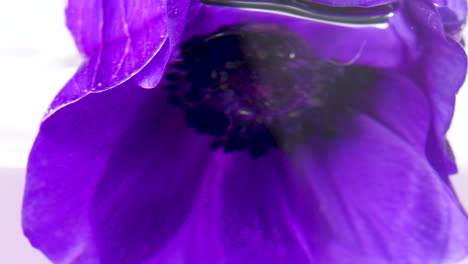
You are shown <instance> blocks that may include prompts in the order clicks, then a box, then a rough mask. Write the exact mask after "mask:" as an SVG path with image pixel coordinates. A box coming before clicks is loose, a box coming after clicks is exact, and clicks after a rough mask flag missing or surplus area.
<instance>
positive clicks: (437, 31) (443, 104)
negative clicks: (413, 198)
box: [394, 1, 467, 178]
mask: <svg viewBox="0 0 468 264" xmlns="http://www.w3.org/2000/svg"><path fill="white" fill-rule="evenodd" d="M403 10H404V11H405V12H402V13H401V16H397V17H396V18H395V20H394V22H395V24H396V26H395V30H396V31H398V32H399V34H400V36H401V38H402V40H403V41H404V42H405V43H407V54H408V56H407V60H408V62H407V66H406V67H407V68H408V69H407V70H408V71H409V72H410V74H409V77H410V78H411V79H413V81H414V82H415V83H416V84H417V85H418V86H420V87H422V88H423V90H424V91H425V93H426V94H427V96H428V98H429V100H430V102H431V112H432V115H433V120H432V123H431V124H432V128H431V131H430V136H429V137H428V143H427V154H428V157H429V159H430V161H431V163H432V164H433V166H434V167H435V168H436V170H437V171H438V172H439V173H440V174H441V176H443V177H445V178H446V177H447V175H448V174H451V173H454V172H455V164H454V161H453V156H452V155H451V151H449V148H448V147H447V144H446V142H445V134H446V132H447V130H448V127H449V126H450V123H451V120H452V116H453V110H454V105H455V95H456V93H457V92H458V89H459V88H460V87H461V85H462V84H463V81H464V79H465V74H466V68H467V59H466V55H465V52H464V50H463V48H462V47H461V46H460V44H459V43H457V42H456V41H455V40H453V39H451V38H448V37H447V36H446V35H445V31H444V26H443V24H442V20H441V19H440V15H439V13H438V11H437V10H436V7H435V6H434V5H433V4H432V2H431V1H408V2H404V6H403ZM400 23H401V24H400ZM410 25H412V27H410Z"/></svg>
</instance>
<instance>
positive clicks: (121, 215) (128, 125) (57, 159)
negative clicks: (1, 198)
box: [23, 84, 209, 264]
mask: <svg viewBox="0 0 468 264" xmlns="http://www.w3.org/2000/svg"><path fill="white" fill-rule="evenodd" d="M162 92H163V91H162V90H159V89H158V90H143V89H141V88H138V87H135V85H134V84H125V85H122V86H119V87H116V88H115V89H112V90H109V91H106V92H104V93H98V94H90V95H88V96H86V97H85V98H83V99H82V100H80V101H77V102H75V103H73V104H70V105H68V106H67V107H65V108H62V109H61V110H59V111H57V112H56V113H55V114H54V115H53V116H51V117H49V118H48V119H47V120H45V121H44V123H43V125H42V127H41V131H40V133H39V135H38V137H37V139H36V142H35V145H34V147H33V150H32V153H31V156H30V162H29V166H28V178H27V185H26V192H25V198H24V209H23V217H24V218H23V226H24V230H25V233H26V235H27V236H28V237H29V239H30V241H31V243H32V244H33V245H34V246H35V247H37V248H40V249H41V250H42V251H43V252H44V253H45V254H46V255H47V256H48V257H49V258H50V259H51V260H53V261H54V262H55V263H77V264H78V263H96V262H98V260H99V259H101V260H102V261H104V263H127V262H123V259H127V260H128V261H130V263H135V262H133V260H135V261H137V260H141V258H144V257H145V255H147V254H151V253H152V251H157V250H158V249H159V248H158V247H157V246H155V245H163V244H164V242H165V240H167V239H168V237H170V236H171V235H172V233H173V232H175V231H176V230H177V228H178V225H180V223H181V222H182V221H183V220H184V219H185V214H186V213H187V212H188V211H189V209H190V206H191V199H190V197H191V196H193V195H194V192H195V191H197V190H198V187H197V186H198V182H199V181H200V177H201V176H202V175H203V170H204V167H205V166H206V162H207V161H208V157H209V156H208V155H207V153H206V152H208V151H209V148H208V145H209V144H208V142H206V140H205V139H204V138H203V137H200V136H198V137H196V138H194V137H193V136H192V135H193V134H194V133H193V132H192V131H191V130H188V129H186V128H185V124H184V122H183V117H182V116H181V114H182V113H180V112H179V109H178V108H176V107H171V106H169V105H168V104H167V103H166V97H165V96H162V95H163V94H161V93H162ZM174 120H178V121H180V122H174ZM199 146H202V147H201V148H200V151H197V149H198V147H199ZM181 149H182V150H184V149H185V150H187V152H184V151H182V152H180V151H179V150H181ZM184 168H186V169H187V170H185V169H184ZM130 197H133V198H130ZM170 201H172V202H173V203H171V202H170ZM151 221H153V222H151ZM135 227H138V228H135ZM146 228H148V229H146ZM109 241H110V242H109ZM148 245H153V247H151V248H147V246H148ZM135 249H139V250H135ZM132 250H133V251H132ZM132 254H133V255H132ZM115 258H118V260H117V261H113V260H114V259H115Z"/></svg>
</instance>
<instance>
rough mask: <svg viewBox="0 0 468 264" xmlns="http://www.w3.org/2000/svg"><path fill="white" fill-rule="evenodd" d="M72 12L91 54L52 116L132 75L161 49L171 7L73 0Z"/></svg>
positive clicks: (150, 0) (147, 0)
mask: <svg viewBox="0 0 468 264" xmlns="http://www.w3.org/2000/svg"><path fill="white" fill-rule="evenodd" d="M67 14H68V24H69V27H70V30H71V31H72V33H73V35H74V36H75V39H76V42H77V45H78V46H79V48H80V49H81V50H82V52H83V53H85V54H86V55H87V56H88V58H87V60H86V61H85V63H84V64H83V65H82V66H81V68H80V69H79V70H78V72H77V73H76V74H75V76H73V78H72V79H71V80H70V81H69V82H68V83H67V85H66V86H65V88H64V89H63V90H62V91H61V92H60V93H59V94H58V95H57V97H56V98H55V100H54V102H53V103H52V105H51V107H50V109H49V113H48V115H50V114H51V113H53V112H54V111H56V110H57V109H59V108H60V107H63V106H64V105H66V104H69V103H72V102H74V101H76V100H79V99H80V98H81V97H83V96H85V95H86V94H88V93H90V92H99V91H103V90H106V89H110V88H113V87H115V86H117V85H119V84H121V83H122V82H124V81H126V80H128V79H129V78H131V77H132V76H133V75H135V74H136V73H137V72H138V71H140V70H141V69H142V68H143V67H144V66H145V65H146V64H147V63H148V62H149V61H150V60H151V59H152V58H153V57H154V56H155V55H156V54H157V53H158V51H159V50H161V47H162V46H163V44H164V42H165V41H166V39H167V35H168V25H167V18H166V6H164V5H163V4H162V3H161V2H159V1H154V0H144V1H130V2H125V1H117V0H112V1H106V2H105V4H104V3H103V2H102V1H98V0H93V1H70V2H69V5H68V8H67ZM48 115H47V116H48Z"/></svg>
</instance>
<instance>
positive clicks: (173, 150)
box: [91, 93, 210, 264]
mask: <svg viewBox="0 0 468 264" xmlns="http://www.w3.org/2000/svg"><path fill="white" fill-rule="evenodd" d="M139 113H140V114H139V115H138V116H139V118H138V119H137V120H136V122H135V123H134V124H133V125H132V126H131V129H130V130H129V131H127V133H125V134H124V135H123V136H122V137H121V138H120V139H119V140H118V142H117V143H116V145H115V146H114V148H113V152H112V156H111V157H110V159H109V161H108V163H107V164H106V168H105V170H104V174H103V178H102V179H101V181H100V182H99V184H98V186H97V188H96V192H95V196H94V201H93V209H92V212H93V213H92V216H91V222H92V225H93V226H94V231H95V232H96V235H97V239H98V241H99V245H100V256H101V259H102V261H103V263H128V264H133V263H138V262H139V261H142V260H143V259H145V258H146V257H148V256H150V255H153V254H155V253H157V252H158V251H159V250H161V248H162V247H164V246H165V244H166V243H167V241H168V240H169V239H171V238H172V236H173V235H174V233H175V232H176V231H177V230H178V229H179V227H180V226H181V224H182V223H183V222H184V220H185V218H186V217H187V215H188V214H189V212H190V209H191V208H192V204H193V202H194V197H195V195H196V193H197V192H198V189H199V186H200V182H201V180H202V178H203V176H204V171H205V169H206V167H207V165H208V162H209V152H210V149H209V141H208V140H209V138H207V137H203V136H200V135H196V134H195V133H194V132H192V131H191V130H189V129H188V128H187V127H186V125H185V122H184V120H183V113H182V112H180V110H179V109H178V108H176V107H172V106H170V105H169V104H168V103H167V97H166V95H165V94H161V93H156V94H153V95H152V96H150V98H148V100H147V102H146V103H145V104H144V105H142V106H141V110H140V112H139Z"/></svg>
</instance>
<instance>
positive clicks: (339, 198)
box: [291, 115, 468, 263]
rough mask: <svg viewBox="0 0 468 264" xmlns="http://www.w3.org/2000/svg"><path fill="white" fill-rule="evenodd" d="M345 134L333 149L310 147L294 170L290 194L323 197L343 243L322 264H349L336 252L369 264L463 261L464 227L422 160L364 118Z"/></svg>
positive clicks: (447, 192)
mask: <svg viewBox="0 0 468 264" xmlns="http://www.w3.org/2000/svg"><path fill="white" fill-rule="evenodd" d="M348 128H349V130H347V132H346V135H345V136H343V137H339V139H337V140H336V141H333V140H332V141H330V142H329V143H327V144H324V145H322V146H319V143H318V144H313V145H310V147H309V148H310V149H309V150H307V149H304V150H303V152H302V154H301V153H299V154H297V156H296V157H297V159H292V163H291V164H292V165H291V166H293V167H295V168H296V171H298V173H299V172H300V171H303V176H302V177H299V180H297V181H291V182H293V184H295V185H293V187H292V189H293V190H295V189H296V190H302V193H303V195H304V196H305V195H307V193H308V192H309V191H313V192H315V193H320V195H318V196H317V197H318V199H319V204H318V205H316V206H321V208H324V210H325V211H326V212H327V216H328V221H330V223H333V230H334V232H335V235H336V236H337V237H336V239H337V241H342V242H343V243H344V244H343V245H342V246H344V247H343V248H331V250H332V251H331V252H333V251H335V250H338V252H336V253H332V254H330V255H329V256H327V257H328V258H329V259H328V260H327V261H326V262H324V263H348V262H342V261H340V258H341V259H343V257H342V256H340V253H339V252H340V251H341V250H344V252H347V251H348V250H350V252H354V253H355V254H362V256H365V257H366V258H370V259H372V258H376V259H374V260H372V261H371V262H369V263H445V262H444V261H447V262H449V261H454V260H460V259H461V258H462V257H464V256H465V255H466V252H467V250H468V247H466V245H467V242H468V235H467V234H468V232H467V231H468V222H467V220H468V219H467V217H466V215H465V214H464V212H463V211H462V210H461V209H460V205H459V203H458V201H457V199H456V198H455V196H454V195H453V192H452V190H451V189H449V187H447V186H446V185H445V184H444V182H443V181H442V180H441V179H440V178H439V176H438V175H437V173H436V172H435V171H434V170H433V169H432V167H431V166H430V164H429V163H428V162H427V161H426V159H425V157H424V155H421V154H420V153H417V152H416V151H414V149H413V147H412V146H411V145H410V144H408V143H407V142H405V141H403V140H401V138H399V137H398V136H396V135H395V134H394V133H393V132H391V131H390V130H388V129H387V128H386V127H384V126H382V125H381V124H379V123H377V122H376V121H375V120H373V119H371V118H369V117H367V116H365V115H357V116H356V117H355V119H354V120H352V124H351V125H350V126H349V127H348ZM312 148H313V149H314V150H313V151H311V149H312ZM363 150H365V151H363ZM307 153H310V154H307ZM310 160H313V162H310ZM320 172H321V173H320ZM293 192H294V191H293ZM296 200H298V201H300V200H299V199H296ZM302 201H306V200H305V199H303V200H302ZM346 254H349V252H348V253H346ZM379 258H381V259H380V260H379ZM349 263H356V262H353V261H352V260H349Z"/></svg>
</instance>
